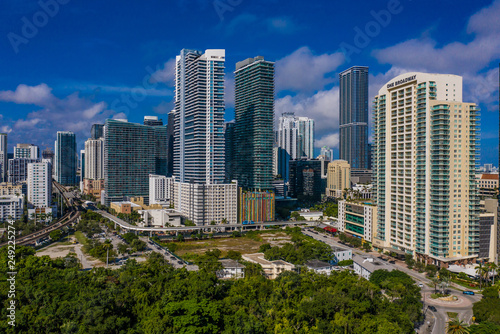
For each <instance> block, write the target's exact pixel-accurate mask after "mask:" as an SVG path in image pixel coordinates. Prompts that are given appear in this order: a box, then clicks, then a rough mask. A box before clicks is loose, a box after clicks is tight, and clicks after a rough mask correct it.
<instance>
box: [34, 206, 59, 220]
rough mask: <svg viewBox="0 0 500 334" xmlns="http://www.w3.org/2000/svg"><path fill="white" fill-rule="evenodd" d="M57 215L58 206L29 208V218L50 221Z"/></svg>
mask: <svg viewBox="0 0 500 334" xmlns="http://www.w3.org/2000/svg"><path fill="white" fill-rule="evenodd" d="M56 217H57V208H56V207H55V206H54V207H41V208H31V209H28V218H29V219H33V220H36V221H39V222H40V221H41V222H50V221H52V220H53V219H54V218H56Z"/></svg>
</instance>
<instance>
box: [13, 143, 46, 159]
mask: <svg viewBox="0 0 500 334" xmlns="http://www.w3.org/2000/svg"><path fill="white" fill-rule="evenodd" d="M39 157H40V149H39V148H38V146H36V145H33V144H17V145H16V147H14V159H16V158H27V159H38V158H39Z"/></svg>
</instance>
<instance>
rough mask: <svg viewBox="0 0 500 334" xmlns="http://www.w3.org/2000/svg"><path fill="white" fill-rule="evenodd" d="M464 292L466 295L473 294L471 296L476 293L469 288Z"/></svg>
mask: <svg viewBox="0 0 500 334" xmlns="http://www.w3.org/2000/svg"><path fill="white" fill-rule="evenodd" d="M463 294H464V295H471V296H474V294H475V293H474V291H469V290H467V291H464V292H463Z"/></svg>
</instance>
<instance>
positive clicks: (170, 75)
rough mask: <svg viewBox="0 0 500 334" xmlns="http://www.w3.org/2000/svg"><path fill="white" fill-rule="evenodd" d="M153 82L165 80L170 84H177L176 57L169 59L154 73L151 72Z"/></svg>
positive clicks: (164, 81)
mask: <svg viewBox="0 0 500 334" xmlns="http://www.w3.org/2000/svg"><path fill="white" fill-rule="evenodd" d="M149 81H150V82H151V83H156V82H163V83H165V84H167V85H169V86H174V84H175V58H171V59H169V60H168V61H167V62H165V64H163V68H159V69H157V70H156V71H155V72H154V73H153V74H151V79H150V80H149Z"/></svg>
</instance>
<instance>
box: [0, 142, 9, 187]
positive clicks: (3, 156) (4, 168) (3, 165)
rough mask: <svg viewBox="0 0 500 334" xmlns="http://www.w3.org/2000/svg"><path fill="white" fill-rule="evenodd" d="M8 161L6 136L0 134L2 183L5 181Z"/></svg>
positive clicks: (0, 178)
mask: <svg viewBox="0 0 500 334" xmlns="http://www.w3.org/2000/svg"><path fill="white" fill-rule="evenodd" d="M8 160H9V159H8V155H7V134H6V133H0V180H1V181H2V182H6V181H7V169H8Z"/></svg>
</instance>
